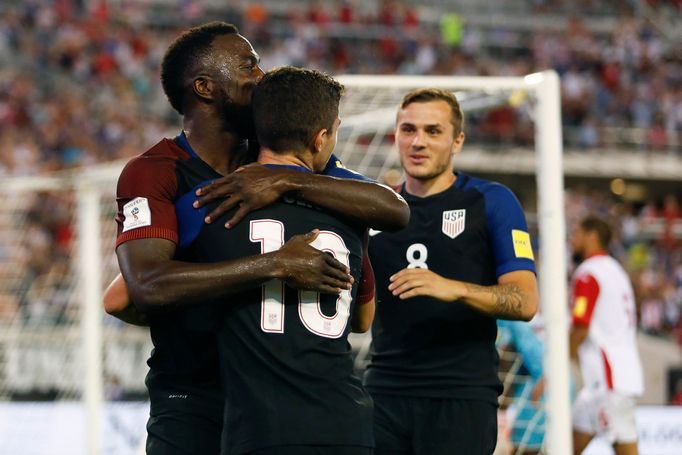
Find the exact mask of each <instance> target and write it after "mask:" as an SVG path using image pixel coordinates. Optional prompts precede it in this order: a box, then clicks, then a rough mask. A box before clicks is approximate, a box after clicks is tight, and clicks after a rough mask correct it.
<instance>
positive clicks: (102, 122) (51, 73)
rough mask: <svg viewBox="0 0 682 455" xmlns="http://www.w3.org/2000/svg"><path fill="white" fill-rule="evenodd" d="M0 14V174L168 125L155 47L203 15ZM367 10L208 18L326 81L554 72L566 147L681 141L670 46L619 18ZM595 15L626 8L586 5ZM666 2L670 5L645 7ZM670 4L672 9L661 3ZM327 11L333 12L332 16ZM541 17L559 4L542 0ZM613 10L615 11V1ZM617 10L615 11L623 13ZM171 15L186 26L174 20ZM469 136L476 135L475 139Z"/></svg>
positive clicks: (75, 9) (387, 5)
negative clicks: (564, 20)
mask: <svg viewBox="0 0 682 455" xmlns="http://www.w3.org/2000/svg"><path fill="white" fill-rule="evenodd" d="M3 3H5V4H4V5H3V6H2V7H1V8H2V15H1V16H0V62H2V65H0V175H7V174H10V175H24V174H34V173H36V172H40V171H49V170H54V169H62V168H68V167H71V166H74V165H79V164H88V163H91V162H96V161H103V160H111V159H115V158H119V157H127V156H131V155H134V154H137V153H139V152H140V151H141V150H144V149H145V147H146V146H147V145H149V144H151V143H152V142H153V141H155V140H156V138H158V137H159V136H160V135H163V134H164V133H166V132H168V131H169V130H174V129H176V128H177V117H176V116H175V115H174V114H173V112H172V111H171V110H170V108H169V107H168V105H167V103H166V102H165V99H164V97H163V95H162V93H161V90H160V86H159V81H158V79H159V78H158V67H159V62H160V59H161V57H162V55H163V52H164V50H165V48H166V46H167V45H168V43H169V42H170V40H171V39H172V37H174V36H175V35H176V34H177V33H178V32H179V30H181V28H182V27H185V26H187V24H188V23H196V22H201V21H203V20H204V17H205V16H206V15H207V14H208V12H207V11H205V10H204V8H203V2H202V1H200V0H179V1H177V2H175V3H174V2H172V1H169V2H166V4H170V5H171V6H174V8H172V9H171V10H170V11H166V14H165V15H164V12H163V11H165V10H158V9H155V8H152V6H149V5H151V4H152V3H147V2H134V1H125V2H124V1H121V2H110V3H113V4H115V5H117V6H116V7H113V6H111V7H107V3H106V2H105V1H102V2H100V6H99V7H97V8H95V9H94V10H89V11H86V12H81V10H80V9H79V5H80V4H81V2H78V1H77V0H28V1H22V2H13V1H9V2H3ZM375 3H376V9H375V10H374V11H372V12H371V13H368V12H367V11H366V10H363V11H362V12H358V11H355V10H354V6H356V3H354V2H349V1H336V2H326V3H322V2H307V4H308V5H309V6H307V7H306V8H301V7H293V6H292V7H291V8H290V9H286V10H282V9H279V10H277V11H270V10H269V9H268V8H267V7H265V6H263V5H261V4H259V3H257V2H248V3H245V4H244V5H243V6H242V7H240V8H237V7H235V6H227V7H226V8H225V10H224V11H221V15H219V16H216V14H215V12H211V14H210V17H211V18H218V19H225V20H229V21H232V22H235V23H237V24H238V25H239V26H240V28H241V30H242V32H243V33H244V34H245V35H246V36H247V37H248V38H249V39H250V40H251V41H252V43H253V44H254V47H255V48H256V49H257V50H258V52H259V53H260V54H261V56H262V59H263V66H264V67H265V68H270V67H273V66H279V65H287V64H291V65H299V66H303V65H304V66H308V67H314V68H319V69H323V70H326V71H329V72H331V73H335V74H338V73H378V74H430V75H500V76H520V75H524V74H528V73H531V72H533V71H536V70H541V69H547V68H554V69H556V70H557V71H558V72H559V73H560V74H561V76H562V90H563V98H562V100H563V101H562V103H563V114H564V115H563V116H564V126H565V131H566V138H567V141H568V142H569V145H570V146H575V147H580V148H595V147H600V146H602V145H617V146H625V147H627V146H630V147H633V146H634V147H640V148H642V149H646V150H662V151H672V150H676V149H678V148H679V147H678V146H679V145H680V135H681V133H682V90H680V86H681V79H682V58H681V56H680V50H679V46H677V47H676V46H674V45H673V44H671V43H670V42H669V39H667V38H666V36H665V35H664V34H663V33H662V32H660V31H659V30H658V29H657V28H656V27H655V26H654V25H652V24H651V23H650V22H648V21H646V20H642V19H639V18H636V17H634V16H630V15H628V14H627V8H625V10H626V14H625V15H624V16H622V18H621V19H619V20H618V24H617V26H615V27H614V29H613V31H611V32H606V33H605V32H603V31H602V32H597V31H592V30H591V29H590V28H589V27H587V26H586V25H585V23H584V22H583V21H581V20H580V19H577V18H575V17H574V18H573V19H570V20H569V21H568V25H567V29H566V30H557V29H556V28H547V29H546V30H543V29H542V28H540V29H539V30H533V31H532V32H528V31H524V30H514V29H513V28H505V27H503V26H498V27H496V28H494V29H482V28H481V27H474V26H467V23H466V21H463V20H462V18H461V17H460V16H457V15H456V14H447V15H444V16H443V18H442V20H441V21H440V22H437V23H433V21H431V22H426V21H424V20H422V19H421V18H420V17H419V16H418V13H417V10H416V9H415V8H414V7H413V6H410V5H411V3H409V2H398V1H390V0H384V1H378V2H375ZM582 3H585V4H586V5H587V4H593V3H594V4H597V5H598V6H600V7H602V9H603V8H607V7H609V5H615V4H618V3H621V4H622V3H623V2H615V3H614V2H582ZM651 3H652V4H656V3H667V2H651ZM669 4H670V5H675V4H678V2H670V3H669ZM330 5H331V6H332V7H331V8H330ZM534 5H535V7H536V9H538V10H541V11H550V12H551V11H552V10H553V9H556V10H557V11H561V10H562V8H563V7H565V4H564V2H556V1H539V2H535V3H534ZM613 8H616V7H615V6H613ZM621 10H623V7H622V5H621V7H619V8H617V9H615V10H614V14H615V13H616V12H617V13H619V14H622V11H621ZM179 19H182V22H181V23H179V22H178V21H179ZM488 115H489V118H488V119H487V120H488V121H487V122H485V123H484V124H482V125H481V128H482V129H483V130H484V131H482V133H483V134H481V136H482V137H493V138H494V139H499V140H501V141H503V142H504V141H508V142H509V143H511V142H513V141H517V142H518V141H521V142H522V143H523V142H524V141H528V140H530V138H532V133H531V134H529V132H528V129H529V128H530V127H531V126H530V123H529V122H524V121H523V118H522V116H520V115H517V113H516V112H515V110H514V108H513V106H507V107H504V108H500V109H497V110H495V111H492V112H490V113H489V114H488ZM474 133H475V132H474Z"/></svg>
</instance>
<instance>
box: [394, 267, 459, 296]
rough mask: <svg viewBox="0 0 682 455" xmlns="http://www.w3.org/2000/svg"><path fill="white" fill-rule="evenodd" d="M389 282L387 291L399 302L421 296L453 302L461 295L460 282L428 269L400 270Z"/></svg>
mask: <svg viewBox="0 0 682 455" xmlns="http://www.w3.org/2000/svg"><path fill="white" fill-rule="evenodd" d="M390 280H391V284H389V286H388V290H389V291H391V292H392V293H393V295H395V296H398V297H399V298H400V299H401V300H404V299H409V298H411V297H417V296H420V295H421V296H425V297H433V298H434V299H438V300H442V301H444V302H453V301H455V300H457V299H458V298H460V297H461V296H462V295H463V292H462V291H463V289H461V286H462V284H461V283H460V282H458V281H454V280H448V279H447V278H443V277H442V276H440V275H438V274H437V273H434V272H432V271H430V270H429V269H419V268H415V269H402V270H401V271H400V272H398V273H396V274H395V275H393V276H391V278H390Z"/></svg>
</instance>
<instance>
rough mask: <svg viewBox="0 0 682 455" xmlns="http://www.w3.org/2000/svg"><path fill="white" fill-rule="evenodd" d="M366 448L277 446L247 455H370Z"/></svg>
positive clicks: (371, 452)
mask: <svg viewBox="0 0 682 455" xmlns="http://www.w3.org/2000/svg"><path fill="white" fill-rule="evenodd" d="M373 453H374V452H373V451H372V449H370V448H368V447H357V446H279V447H268V448H267V449H259V450H255V451H253V452H250V453H249V455H372V454H373Z"/></svg>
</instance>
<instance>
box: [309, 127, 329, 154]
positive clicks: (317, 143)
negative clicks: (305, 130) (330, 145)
mask: <svg viewBox="0 0 682 455" xmlns="http://www.w3.org/2000/svg"><path fill="white" fill-rule="evenodd" d="M328 139H329V132H328V131H327V128H322V129H321V130H320V131H318V132H317V134H316V135H315V137H314V138H313V144H312V145H313V152H314V153H320V152H321V151H322V148H323V147H324V144H325V143H326V142H327V140H328Z"/></svg>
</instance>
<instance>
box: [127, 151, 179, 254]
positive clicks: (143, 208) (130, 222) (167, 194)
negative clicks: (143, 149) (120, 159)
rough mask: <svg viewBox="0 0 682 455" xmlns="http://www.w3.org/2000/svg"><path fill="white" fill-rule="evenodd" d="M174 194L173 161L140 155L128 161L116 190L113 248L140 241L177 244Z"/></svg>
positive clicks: (175, 190)
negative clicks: (115, 227)
mask: <svg viewBox="0 0 682 455" xmlns="http://www.w3.org/2000/svg"><path fill="white" fill-rule="evenodd" d="M176 192H177V179H176V176H175V160H174V159H172V158H169V157H162V156H151V157H150V156H144V155H142V156H139V157H137V158H134V159H133V160H131V161H130V162H129V163H128V164H127V165H126V167H125V168H124V169H123V172H122V173H121V176H120V177H119V179H118V186H117V189H116V202H117V204H118V214H117V216H116V223H117V225H118V231H117V233H118V234H117V238H116V247H118V246H119V245H121V244H122V243H125V242H127V241H129V240H136V239H143V238H161V239H166V240H170V241H171V242H174V243H177V242H178V227H177V220H176V216H175V206H174V198H175V195H176Z"/></svg>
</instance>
